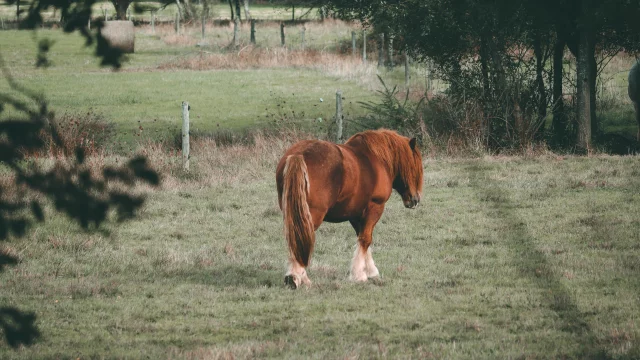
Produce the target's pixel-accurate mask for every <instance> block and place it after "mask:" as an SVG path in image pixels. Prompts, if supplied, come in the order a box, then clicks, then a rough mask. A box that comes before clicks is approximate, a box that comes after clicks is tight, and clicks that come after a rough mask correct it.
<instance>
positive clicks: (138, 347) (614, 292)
mask: <svg viewBox="0 0 640 360" xmlns="http://www.w3.org/2000/svg"><path fill="white" fill-rule="evenodd" d="M238 151H239V150H238V149H229V150H224V149H221V150H216V151H215V154H217V155H215V158H216V159H217V158H218V157H220V158H227V159H228V160H227V161H228V163H226V166H223V165H224V164H222V165H215V166H213V167H212V168H213V169H214V170H213V172H212V173H201V172H199V170H198V169H201V168H202V166H204V165H206V164H208V163H209V162H210V161H212V159H210V158H207V159H203V158H198V155H197V154H196V155H195V157H194V160H193V166H195V169H196V170H194V171H195V172H196V174H195V175H196V176H195V178H196V179H198V178H202V179H203V181H204V179H207V180H206V181H207V184H209V185H207V186H201V185H198V183H199V181H198V180H195V182H194V180H191V181H186V182H184V181H183V182H180V183H178V184H175V183H172V184H174V185H170V186H169V188H167V189H165V190H161V191H157V192H155V193H152V194H151V195H150V197H149V200H148V203H147V206H146V207H145V209H144V210H143V211H142V212H141V213H140V216H139V218H138V219H137V220H135V221H132V222H129V223H125V224H117V225H116V224H114V225H111V226H108V227H107V229H106V230H108V231H109V232H110V233H111V236H106V235H104V234H101V233H98V234H83V233H79V232H77V231H76V230H75V227H74V226H73V225H71V224H69V223H68V222H67V221H66V220H64V219H61V218H58V217H53V218H52V219H51V220H50V221H48V222H47V223H46V224H44V225H43V226H41V227H39V228H37V229H36V230H35V231H33V232H32V233H31V235H29V237H28V238H26V239H23V240H19V241H15V242H11V243H9V247H10V248H11V251H12V253H15V254H19V256H20V257H21V259H22V262H21V263H20V264H19V265H18V266H17V267H15V268H13V269H10V270H9V271H6V272H4V273H2V274H0V284H2V291H1V292H0V303H2V304H5V305H7V306H17V307H19V308H20V309H22V310H30V311H35V313H36V315H37V325H38V327H39V328H40V330H41V332H42V339H41V340H40V342H38V343H37V344H36V345H34V346H32V347H30V348H26V349H22V350H19V351H14V350H10V349H8V348H6V347H4V348H0V357H2V358H6V359H11V358H50V357H62V358H68V357H74V358H75V357H82V358H86V357H115V358H124V357H126V358H139V357H158V356H159V357H161V358H166V357H178V358H181V357H193V358H212V357H213V358H217V357H223V356H226V357H235V358H253V357H260V358H309V357H310V358H345V357H359V358H382V357H389V358H409V357H410V358H417V357H435V358H461V359H462V358H465V359H467V358H614V359H625V358H627V359H632V358H638V356H640V343H639V342H640V330H639V329H640V318H639V317H638V314H639V313H640V311H639V310H640V299H639V298H638V294H639V293H640V281H639V280H638V279H640V276H639V275H640V245H639V244H640V236H639V234H640V221H639V220H638V219H640V210H639V209H640V196H639V195H638V189H639V187H640V180H639V179H640V177H639V176H638V175H640V162H639V158H638V157H601V158H565V159H563V158H555V157H547V158H544V157H543V158H538V159H529V160H527V159H520V158H513V159H490V158H487V159H484V160H482V159H479V160H445V161H433V160H429V161H427V162H426V167H425V184H424V185H425V186H424V196H423V202H422V203H421V205H420V206H419V208H418V209H416V210H407V209H404V208H403V206H402V203H401V201H400V199H399V197H398V196H397V195H394V196H393V197H392V198H391V199H390V201H389V202H388V204H387V208H386V210H385V213H384V215H383V217H382V219H381V221H380V222H379V224H378V226H377V227H376V231H375V234H374V247H373V253H374V259H375V260H376V263H377V265H378V268H379V269H380V271H381V274H382V279H380V280H379V281H370V282H369V283H366V284H353V283H350V282H349V281H348V280H347V275H348V268H349V262H350V259H351V255H352V252H353V248H354V245H355V242H356V239H355V234H354V233H353V230H352V229H351V228H350V226H349V225H348V224H323V225H322V226H321V227H320V229H319V230H318V235H317V245H316V250H315V253H314V256H313V260H312V267H311V269H310V271H309V275H310V277H311V280H312V281H313V286H312V287H311V288H310V289H308V290H307V289H302V290H299V291H290V290H288V289H286V288H285V287H284V286H283V285H282V279H283V275H284V270H285V260H286V249H285V244H284V240H283V238H282V223H281V222H282V220H281V216H280V213H279V210H278V208H277V203H276V192H275V188H274V181H273V171H274V168H275V161H276V160H275V159H277V157H278V156H279V154H278V153H274V154H269V155H268V156H267V157H261V158H260V159H262V160H260V159H257V160H256V159H255V157H251V156H249V155H247V154H246V153H245V154H244V155H242V154H243V153H242V152H238ZM263 155H264V154H263ZM249 159H251V160H249ZM265 159H266V160H265ZM216 161H217V160H216ZM203 162H204V163H203ZM231 169H233V170H231ZM238 176H242V177H244V179H242V180H241V179H239V178H238ZM211 178H215V179H217V180H215V181H211V180H209V179H211Z"/></svg>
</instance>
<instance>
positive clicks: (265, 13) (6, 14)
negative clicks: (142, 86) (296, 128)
mask: <svg viewBox="0 0 640 360" xmlns="http://www.w3.org/2000/svg"><path fill="white" fill-rule="evenodd" d="M29 4H30V1H21V2H20V9H21V10H23V11H26V10H28V9H29ZM139 4H140V5H141V6H142V7H145V8H155V9H158V10H157V12H156V18H157V19H158V20H160V21H170V20H173V19H175V15H176V12H177V9H176V8H175V7H174V6H173V5H174V4H171V5H169V6H167V7H166V8H164V9H162V8H161V7H160V6H159V4H158V3H156V2H140V3H139ZM196 8H197V9H199V8H200V6H196ZM209 9H210V17H211V18H213V19H216V20H224V19H230V18H231V13H230V10H229V5H228V4H227V3H215V4H211V5H210V6H209ZM104 10H107V13H108V14H109V18H110V19H113V17H115V14H116V10H115V8H114V6H113V4H112V3H111V2H110V1H103V2H97V3H95V4H94V5H93V7H92V16H93V17H102V16H103V11H104ZM249 10H250V11H251V17H252V18H254V19H258V20H290V19H291V8H288V7H286V6H281V5H272V4H251V5H250V7H249ZM308 10H309V8H308V7H304V6H303V7H296V19H298V18H300V17H301V16H303V15H305V14H306V15H305V16H304V17H303V19H316V18H318V12H317V11H311V12H308ZM130 11H131V16H132V17H133V19H140V20H144V21H150V14H149V12H144V13H141V14H136V13H135V9H134V5H133V4H132V5H131V6H130ZM234 11H235V8H234ZM307 12H308V13H307ZM42 14H43V18H44V19H45V20H59V19H60V12H59V11H58V12H57V13H56V16H54V13H53V11H52V10H48V11H44V12H43V13H42ZM15 16H16V6H15V4H12V5H8V4H7V3H6V2H2V3H0V18H2V19H3V20H5V21H6V20H15ZM24 16H25V15H24V13H23V15H21V18H23V17H24ZM241 17H242V19H244V7H242V9H241Z"/></svg>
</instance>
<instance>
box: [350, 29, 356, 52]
mask: <svg viewBox="0 0 640 360" xmlns="http://www.w3.org/2000/svg"><path fill="white" fill-rule="evenodd" d="M351 56H353V57H354V58H355V57H356V32H355V31H352V32H351Z"/></svg>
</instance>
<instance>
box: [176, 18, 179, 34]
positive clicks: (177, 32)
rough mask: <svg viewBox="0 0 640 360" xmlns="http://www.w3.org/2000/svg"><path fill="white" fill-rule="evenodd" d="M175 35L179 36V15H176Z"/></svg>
mask: <svg viewBox="0 0 640 360" xmlns="http://www.w3.org/2000/svg"><path fill="white" fill-rule="evenodd" d="M176 34H178V35H180V14H179V13H176Z"/></svg>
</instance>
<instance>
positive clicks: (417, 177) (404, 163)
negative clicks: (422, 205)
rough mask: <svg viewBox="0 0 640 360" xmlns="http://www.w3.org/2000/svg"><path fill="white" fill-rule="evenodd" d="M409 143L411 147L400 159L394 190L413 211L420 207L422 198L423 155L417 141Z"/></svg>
mask: <svg viewBox="0 0 640 360" xmlns="http://www.w3.org/2000/svg"><path fill="white" fill-rule="evenodd" d="M408 141H409V146H408V147H407V148H405V151H404V152H405V154H403V156H401V157H400V158H401V159H402V160H401V163H400V164H399V169H398V170H399V171H398V174H397V175H396V178H395V179H394V180H393V188H394V189H395V190H396V191H397V192H398V193H400V195H401V196H402V202H403V203H404V206H405V207H407V208H410V209H412V208H414V207H416V205H418V203H419V202H420V197H421V196H422V155H421V154H420V149H418V146H417V144H416V139H415V138H412V139H411V140H408Z"/></svg>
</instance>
